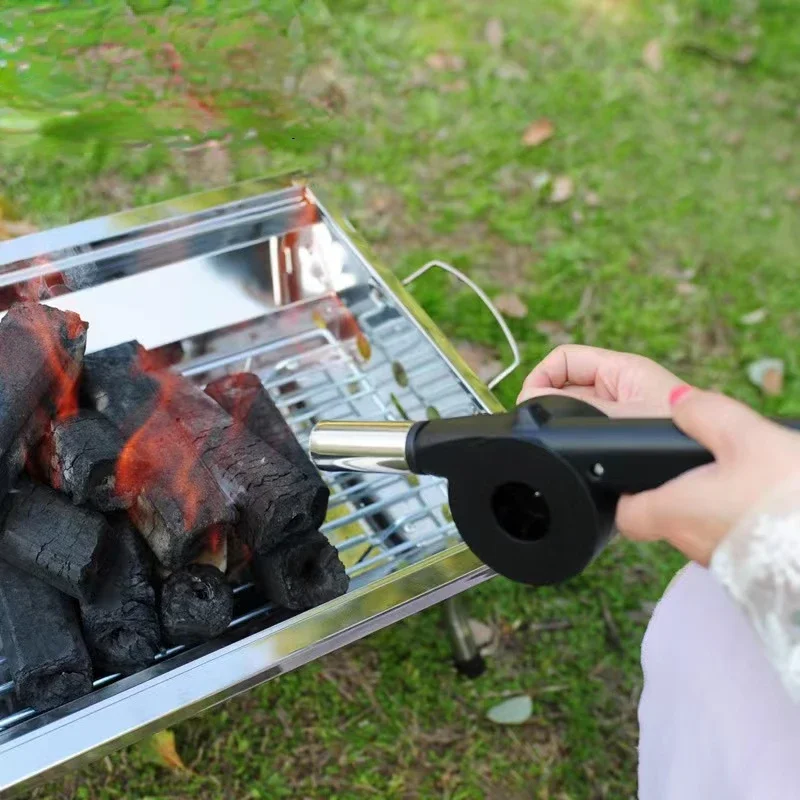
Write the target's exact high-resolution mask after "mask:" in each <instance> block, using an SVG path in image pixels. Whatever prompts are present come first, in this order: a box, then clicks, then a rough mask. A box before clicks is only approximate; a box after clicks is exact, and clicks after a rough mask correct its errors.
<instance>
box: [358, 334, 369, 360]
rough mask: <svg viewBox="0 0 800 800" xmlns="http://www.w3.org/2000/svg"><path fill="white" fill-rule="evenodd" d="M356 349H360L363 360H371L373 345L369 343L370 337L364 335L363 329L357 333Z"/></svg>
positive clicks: (359, 352)
mask: <svg viewBox="0 0 800 800" xmlns="http://www.w3.org/2000/svg"><path fill="white" fill-rule="evenodd" d="M356 349H357V350H358V354H359V355H360V356H361V358H362V360H363V361H365V362H366V361H369V360H370V358H372V345H371V344H370V343H369V339H367V337H366V336H364V334H363V333H361V331H359V332H358V333H357V334H356Z"/></svg>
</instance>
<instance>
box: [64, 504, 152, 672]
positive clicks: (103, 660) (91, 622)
mask: <svg viewBox="0 0 800 800" xmlns="http://www.w3.org/2000/svg"><path fill="white" fill-rule="evenodd" d="M111 537H112V538H111V546H110V547H109V552H108V562H109V563H108V570H107V572H106V574H105V575H104V577H103V580H102V581H101V582H100V584H99V586H98V588H97V592H96V594H95V596H94V598H93V599H92V600H90V601H86V602H82V603H81V604H80V611H81V621H82V624H83V633H84V638H85V639H86V644H87V646H88V647H89V652H90V653H91V656H92V661H93V663H94V665H95V668H96V669H97V670H99V671H102V672H105V673H115V672H121V673H122V674H123V675H131V674H133V673H134V672H136V671H138V670H140V669H143V668H144V667H147V666H150V664H152V663H153V657H154V656H155V655H156V653H158V652H159V650H160V647H161V646H160V638H161V635H160V629H159V621H158V612H157V610H156V592H155V589H154V587H153V581H154V578H155V570H154V563H153V555H152V553H151V552H150V550H149V549H148V547H147V545H146V544H145V542H144V540H143V539H142V537H141V536H140V535H139V534H138V533H137V532H136V531H135V530H134V529H133V527H132V526H131V524H130V523H129V522H128V520H127V519H126V518H125V517H124V516H123V517H119V516H115V518H114V521H113V526H112V533H111Z"/></svg>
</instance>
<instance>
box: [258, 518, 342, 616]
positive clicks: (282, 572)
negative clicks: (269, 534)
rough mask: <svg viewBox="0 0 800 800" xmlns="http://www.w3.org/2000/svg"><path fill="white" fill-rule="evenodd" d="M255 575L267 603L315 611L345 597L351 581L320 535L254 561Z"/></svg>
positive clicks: (308, 536)
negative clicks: (338, 598) (267, 600)
mask: <svg viewBox="0 0 800 800" xmlns="http://www.w3.org/2000/svg"><path fill="white" fill-rule="evenodd" d="M252 568H253V574H254V576H255V579H256V583H258V585H259V586H260V587H261V589H262V591H263V592H264V594H265V595H266V597H267V599H269V600H271V601H272V602H273V603H276V604H277V605H279V606H282V607H283V608H290V609H292V610H303V609H306V608H313V607H314V606H318V605H320V604H321V603H326V602H327V601H328V600H333V599H334V598H335V597H339V596H340V595H343V594H344V593H345V592H346V591H347V587H348V586H349V585H350V579H349V578H348V577H347V574H346V573H345V571H344V565H343V564H342V562H341V561H340V560H339V554H338V553H337V552H336V548H335V547H334V546H333V545H332V544H331V543H330V542H329V541H328V539H327V537H326V536H325V534H323V533H320V532H319V531H309V532H308V533H301V534H299V535H297V536H293V537H292V538H291V539H287V540H286V541H285V542H283V544H281V545H279V546H278V547H277V548H276V549H275V550H273V551H272V552H271V553H269V554H267V555H259V556H256V557H255V558H254V559H253V564H252Z"/></svg>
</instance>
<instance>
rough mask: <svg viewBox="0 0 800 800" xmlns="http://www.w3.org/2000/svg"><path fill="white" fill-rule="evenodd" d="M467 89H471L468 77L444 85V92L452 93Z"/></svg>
mask: <svg viewBox="0 0 800 800" xmlns="http://www.w3.org/2000/svg"><path fill="white" fill-rule="evenodd" d="M467 89H469V81H468V80H467V79H466V78H459V79H458V80H457V81H453V82H452V83H446V84H445V85H444V86H442V91H443V92H447V93H451V94H452V93H454V92H465V91H466V90H467Z"/></svg>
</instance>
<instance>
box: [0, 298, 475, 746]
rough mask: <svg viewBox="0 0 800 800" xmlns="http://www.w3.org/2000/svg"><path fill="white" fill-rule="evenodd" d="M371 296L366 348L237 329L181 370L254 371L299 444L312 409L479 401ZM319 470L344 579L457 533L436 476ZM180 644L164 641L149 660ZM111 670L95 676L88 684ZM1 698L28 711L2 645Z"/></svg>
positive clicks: (241, 605) (364, 324)
mask: <svg viewBox="0 0 800 800" xmlns="http://www.w3.org/2000/svg"><path fill="white" fill-rule="evenodd" d="M369 304H370V308H369V309H368V310H367V311H365V312H364V313H362V314H360V315H359V316H358V322H359V327H360V330H361V331H362V332H363V333H364V335H365V336H366V341H367V342H369V346H368V349H369V350H370V351H371V352H370V354H369V357H368V358H367V357H366V353H365V347H364V344H363V341H362V342H361V344H360V346H359V343H358V342H357V341H356V340H352V339H351V340H349V341H341V340H340V339H338V338H337V337H336V336H335V335H334V334H333V333H332V332H331V331H330V330H328V329H327V328H320V327H316V326H313V327H309V328H306V329H304V330H302V331H301V332H299V333H293V334H292V335H288V336H284V337H282V338H276V339H273V340H270V341H268V342H266V343H263V344H257V345H248V346H242V341H243V340H242V338H241V337H242V336H246V331H245V332H244V333H242V332H240V333H238V334H234V342H235V345H234V346H229V349H228V354H225V355H219V356H200V357H197V358H195V359H194V360H193V361H192V362H189V363H187V364H185V365H182V367H181V369H182V372H183V373H184V374H185V375H188V376H191V377H193V378H194V380H196V381H197V382H199V383H201V384H205V383H207V382H208V381H210V380H212V379H214V378H216V377H219V376H220V375H223V374H226V373H230V372H238V371H243V370H244V371H252V372H255V373H257V374H258V375H259V377H260V378H261V380H262V382H263V384H264V386H265V387H266V388H267V389H268V390H269V392H270V394H271V395H272V397H273V399H274V400H275V401H276V402H277V404H278V406H279V407H280V408H281V410H282V411H283V412H284V414H285V416H286V417H287V419H288V420H289V422H290V424H291V426H292V428H293V430H294V431H295V434H296V435H297V437H298V439H299V440H300V442H301V443H302V444H303V445H304V446H305V445H307V443H308V435H309V431H310V429H311V426H312V425H313V423H314V422H315V421H317V420H319V419H347V418H352V419H358V418H361V419H363V418H367V419H370V418H378V417H381V418H385V419H389V420H396V419H400V418H403V417H405V416H407V417H408V418H410V419H423V418H425V416H426V414H427V415H430V414H433V413H434V412H435V413H438V414H440V415H441V416H456V415H466V414H472V413H476V412H477V411H478V410H479V407H478V406H477V404H476V403H475V402H474V401H473V400H472V398H471V396H470V395H469V394H468V393H466V392H465V391H464V388H463V385H462V384H461V382H460V380H459V379H458V378H457V377H456V376H455V374H454V373H453V372H452V370H451V369H450V367H449V366H448V364H447V362H446V361H444V360H442V358H441V357H440V356H439V355H438V354H437V352H436V351H435V350H434V349H433V347H432V346H431V345H430V344H429V343H428V342H427V340H426V339H425V338H424V337H423V336H422V334H421V333H420V332H419V330H418V329H417V328H416V326H415V325H414V324H413V323H412V322H411V321H410V320H409V319H407V318H406V317H405V316H401V315H399V314H397V312H395V311H393V310H392V309H391V308H390V307H388V306H386V305H384V304H383V303H382V301H381V300H380V297H379V296H378V295H377V294H376V295H373V296H372V298H371V299H370V303H369ZM236 336H238V337H239V340H238V343H237V342H236V338H235V337H236ZM231 350H232V351H233V352H232V354H231ZM326 478H327V480H328V481H329V484H330V486H331V492H332V497H331V502H330V507H329V515H328V521H327V522H326V524H325V525H324V526H323V529H322V530H323V532H324V533H325V534H326V535H327V536H328V537H329V539H330V540H331V541H332V542H333V543H334V544H335V545H336V546H337V548H338V550H339V552H340V555H341V557H342V559H343V561H344V562H345V565H346V567H347V571H348V574H349V575H350V577H351V588H356V587H359V586H362V585H364V584H367V583H370V582H372V581H374V580H377V579H378V578H380V577H383V576H384V575H386V574H388V573H390V572H392V571H393V570H395V569H398V568H400V567H402V566H405V565H407V564H409V563H413V562H415V561H417V560H419V559H422V558H424V557H426V556H428V555H430V554H431V553H434V552H437V551H439V550H442V549H444V548H445V547H446V546H448V545H449V544H451V543H452V542H453V541H454V540H455V539H457V537H458V534H457V531H456V529H455V526H454V525H453V523H452V521H451V520H450V517H449V510H448V509H447V506H446V502H447V492H446V485H445V482H444V481H442V480H439V479H435V478H429V477H419V478H417V477H412V476H402V475H397V476H395V475H391V476H386V475H379V476H374V477H370V476H363V475H358V476H356V475H348V474H336V475H328V476H326ZM234 594H235V596H236V598H237V615H236V616H235V618H234V620H233V622H232V623H231V628H232V629H239V628H244V627H245V626H246V625H247V626H248V630H250V629H251V628H250V625H248V624H249V623H252V624H253V625H258V626H260V627H262V628H266V627H269V625H270V624H272V623H273V622H274V621H277V617H278V615H277V611H276V609H275V607H274V606H272V605H271V604H263V603H259V602H258V600H257V595H256V593H255V591H254V587H253V584H252V583H243V584H241V585H238V586H236V587H235V589H234ZM240 609H241V613H239V612H240ZM283 618H285V613H284V617H283ZM184 650H185V648H184V647H173V648H171V649H168V650H165V651H163V652H162V653H160V654H159V655H158V656H156V661H164V660H165V659H169V658H170V657H172V656H174V655H176V654H178V653H180V652H183V651H184ZM119 678H120V676H119V675H107V676H103V677H101V678H99V679H98V680H96V681H95V682H94V688H95V689H100V688H101V687H104V686H108V685H109V684H111V683H113V682H115V681H116V680H118V679H119ZM4 679H5V682H3V680H4ZM3 706H5V707H6V709H7V710H8V711H10V713H8V714H7V715H6V716H4V717H2V716H0V731H3V730H7V729H8V728H10V727H12V726H13V725H15V724H17V723H19V722H22V721H23V720H27V719H29V718H30V717H33V716H34V715H35V713H36V712H34V711H33V710H32V709H16V708H15V707H14V701H13V683H12V682H11V681H9V680H8V674H7V670H6V669H5V666H4V659H3V657H2V652H1V651H0V710H2V709H3Z"/></svg>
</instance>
